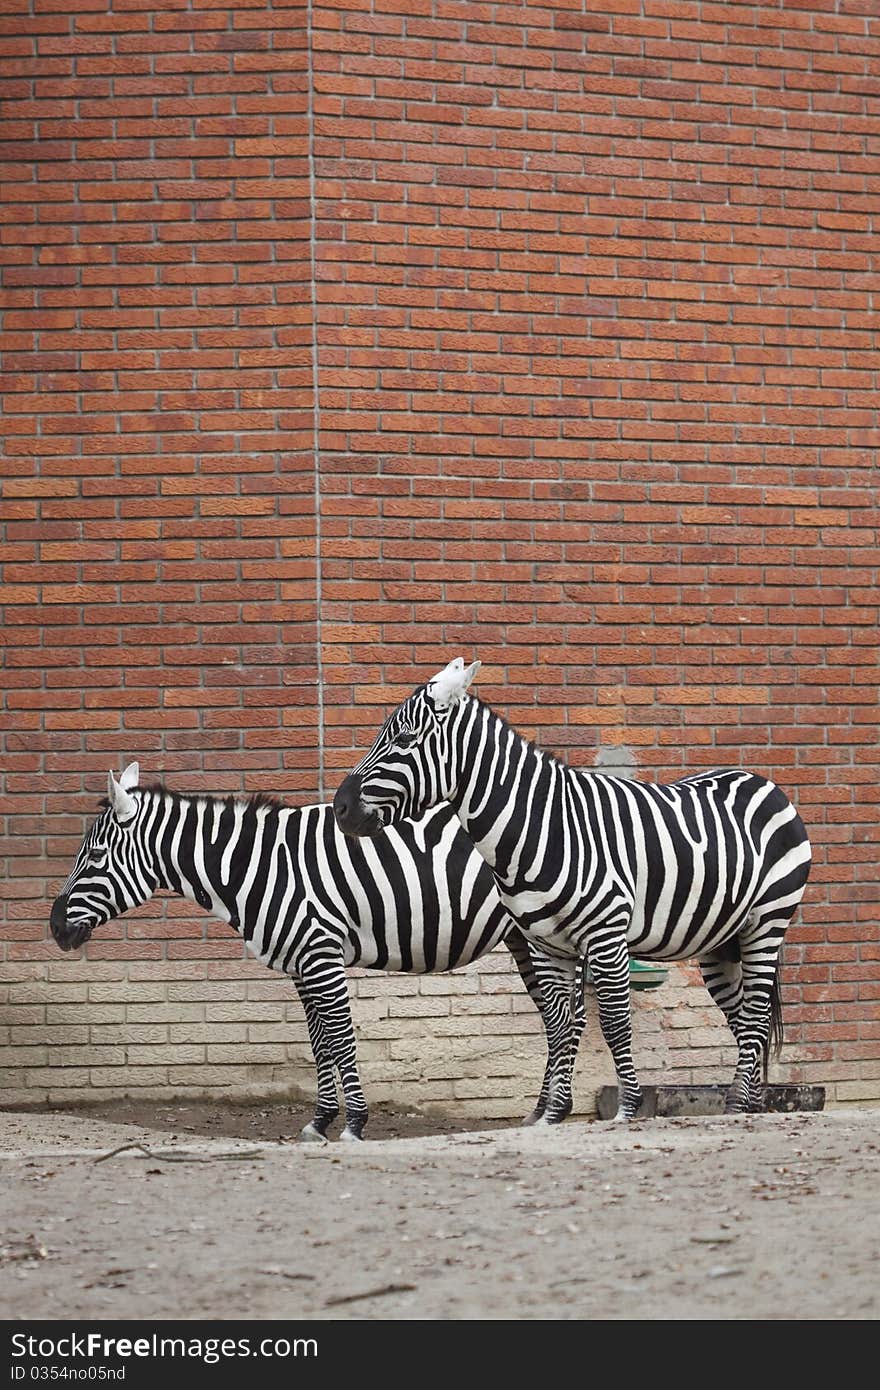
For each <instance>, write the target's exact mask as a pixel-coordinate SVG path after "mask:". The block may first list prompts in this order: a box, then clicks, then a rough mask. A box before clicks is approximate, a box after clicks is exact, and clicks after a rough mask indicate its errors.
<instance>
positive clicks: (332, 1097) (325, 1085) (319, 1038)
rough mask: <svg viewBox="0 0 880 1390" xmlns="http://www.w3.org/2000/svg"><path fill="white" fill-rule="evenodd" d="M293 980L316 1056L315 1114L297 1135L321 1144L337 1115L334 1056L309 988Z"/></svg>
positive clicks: (295, 978) (296, 978) (297, 977)
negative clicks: (328, 1046)
mask: <svg viewBox="0 0 880 1390" xmlns="http://www.w3.org/2000/svg"><path fill="white" fill-rule="evenodd" d="M293 983H294V984H295V985H296V992H297V994H298V995H299V998H300V1003H301V1004H302V1006H303V1012H304V1013H305V1016H306V1027H307V1028H308V1030H309V1042H310V1043H311V1045H312V1054H313V1056H314V1058H315V1070H316V1071H317V1074H318V1098H317V1100H316V1102H315V1117H314V1119H312V1120H310V1121H309V1123H308V1124H307V1125H306V1126H305V1128H304V1129H303V1131H302V1133H301V1135H300V1138H301V1139H304V1140H306V1142H308V1141H310V1140H311V1141H312V1142H316V1143H321V1141H322V1140H324V1141H326V1139H327V1126H328V1125H331V1124H332V1123H333V1121H334V1120H335V1119H336V1116H337V1115H338V1114H339V1102H338V1100H337V1098H336V1074H335V1072H334V1070H333V1058H332V1057H331V1056H330V1052H329V1050H328V1048H327V1044H326V1042H325V1040H324V1030H323V1028H322V1026H321V1020H320V1018H319V1016H318V1011H317V1009H316V1008H315V1006H314V1003H313V1002H312V1000H311V998H310V997H309V993H308V990H307V989H306V987H305V985H304V984H303V982H302V980H301V979H300V978H299V976H298V975H294V976H293Z"/></svg>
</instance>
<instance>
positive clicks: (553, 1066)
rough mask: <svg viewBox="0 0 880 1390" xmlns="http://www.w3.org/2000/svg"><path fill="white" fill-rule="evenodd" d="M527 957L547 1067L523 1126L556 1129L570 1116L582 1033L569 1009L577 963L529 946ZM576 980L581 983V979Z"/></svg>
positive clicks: (571, 1010)
mask: <svg viewBox="0 0 880 1390" xmlns="http://www.w3.org/2000/svg"><path fill="white" fill-rule="evenodd" d="M529 954H530V958H531V963H532V967H533V969H534V972H535V976H536V978H537V982H538V986H539V989H540V994H541V1001H542V1002H541V1017H542V1019H543V1022H544V1029H545V1032H546V1034H547V1066H546V1068H545V1070H544V1080H543V1083H542V1085H541V1092H540V1095H539V1096H538V1103H537V1105H536V1107H535V1111H534V1113H533V1114H532V1115H531V1116H530V1117H529V1119H528V1120H526V1124H540V1125H558V1124H561V1123H562V1121H563V1120H564V1119H565V1118H566V1116H568V1115H570V1114H571V1110H572V1104H573V1100H572V1093H571V1078H572V1071H573V1069H574V1059H575V1054H576V1052H577V1045H578V1042H579V1041H580V1035H581V1031H582V1029H583V1024H581V1025H580V1027H578V1026H577V1023H576V1010H575V1008H574V1007H573V1005H574V997H575V992H576V985H575V979H576V974H577V971H578V962H577V960H576V959H574V958H571V959H569V958H565V959H559V960H558V959H555V958H552V957H550V956H547V955H545V954H544V952H543V951H541V950H540V949H539V948H538V947H537V946H533V945H532V944H531V943H530V944H529ZM579 978H580V979H581V981H582V980H583V976H582V975H581V976H580V977H579ZM582 1012H583V1010H581V1013H582Z"/></svg>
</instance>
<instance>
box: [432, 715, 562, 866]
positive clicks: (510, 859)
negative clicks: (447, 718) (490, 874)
mask: <svg viewBox="0 0 880 1390" xmlns="http://www.w3.org/2000/svg"><path fill="white" fill-rule="evenodd" d="M473 706H475V708H473V709H471V707H470V705H469V706H468V708H467V711H466V717H465V718H464V719H463V720H462V722H461V725H460V727H459V729H458V730H457V735H458V738H457V749H456V753H457V761H458V771H459V777H458V787H457V791H456V793H455V794H454V796H453V798H452V801H453V805H454V806H455V809H456V811H457V813H458V818H459V820H460V821H461V824H462V828H463V829H464V831H465V833H466V834H467V836H468V837H469V839H470V840H471V841H472V842H473V844H474V846H475V847H476V849H477V850H479V852H480V854H481V855H482V856H483V858H484V859H485V860H486V862H487V863H488V864H489V865H490V867H491V868H492V869H493V870H494V872H495V876H496V878H497V879H498V880H499V882H501V883H502V884H504V886H505V887H507V888H509V889H510V890H511V891H514V890H515V889H516V888H517V887H520V886H522V876H523V868H522V867H521V865H523V866H526V867H527V866H528V864H529V862H530V861H531V860H532V859H533V857H534V849H535V845H534V843H533V842H534V840H535V837H536V835H538V836H539V835H540V833H541V827H542V826H543V825H544V824H545V823H546V819H547V815H548V813H549V812H550V810H551V803H553V802H558V801H561V799H562V798H563V797H564V794H565V788H564V767H563V765H562V764H561V763H560V762H558V761H557V759H556V758H554V757H553V756H552V755H551V754H550V753H543V752H542V751H541V750H540V749H539V748H535V746H534V745H533V744H532V743H530V742H529V740H528V739H526V738H523V736H522V735H521V734H518V733H517V732H516V730H515V729H512V728H511V727H510V725H509V724H508V723H507V722H506V720H504V719H502V718H501V716H500V715H498V714H496V713H495V712H494V710H492V709H490V708H489V706H488V705H484V704H483V703H482V702H480V701H476V700H474V701H473Z"/></svg>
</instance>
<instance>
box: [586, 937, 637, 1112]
mask: <svg viewBox="0 0 880 1390" xmlns="http://www.w3.org/2000/svg"><path fill="white" fill-rule="evenodd" d="M588 962H589V966H590V971H591V973H592V976H593V984H594V986H595V989H596V1002H597V1004H598V1006H599V1023H600V1025H601V1028H602V1036H603V1038H604V1039H605V1041H606V1043H607V1044H608V1049H609V1051H610V1053H611V1056H612V1058H613V1060H614V1070H615V1071H616V1072H617V1095H618V1104H617V1115H616V1116H615V1119H616V1120H618V1121H620V1120H631V1119H633V1118H634V1116H635V1113H636V1111H637V1110H638V1108H639V1106H640V1105H641V1103H642V1089H641V1087H640V1085H639V1081H638V1077H637V1076H636V1070H635V1066H634V1065H633V1057H632V1016H631V1012H630V997H629V951H628V950H627V947H626V937H625V936H624V934H623V931H622V930H621V932H620V933H619V934H615V936H614V937H613V938H611V939H610V940H609V939H607V938H606V939H605V940H604V941H602V942H600V943H597V944H596V945H595V946H592V947H590V948H589V955H588Z"/></svg>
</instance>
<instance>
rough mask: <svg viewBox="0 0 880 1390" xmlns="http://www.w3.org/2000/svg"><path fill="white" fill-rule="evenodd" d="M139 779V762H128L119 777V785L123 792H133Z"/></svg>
mask: <svg viewBox="0 0 880 1390" xmlns="http://www.w3.org/2000/svg"><path fill="white" fill-rule="evenodd" d="M140 780H141V769H140V764H139V763H129V765H128V767H127V768H126V769H125V771H124V772H123V774H122V776H121V777H120V779H119V785H120V787H121V788H122V790H123V791H124V792H133V791H134V789H135V787H136V786H137V784H138V782H139V781H140Z"/></svg>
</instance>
